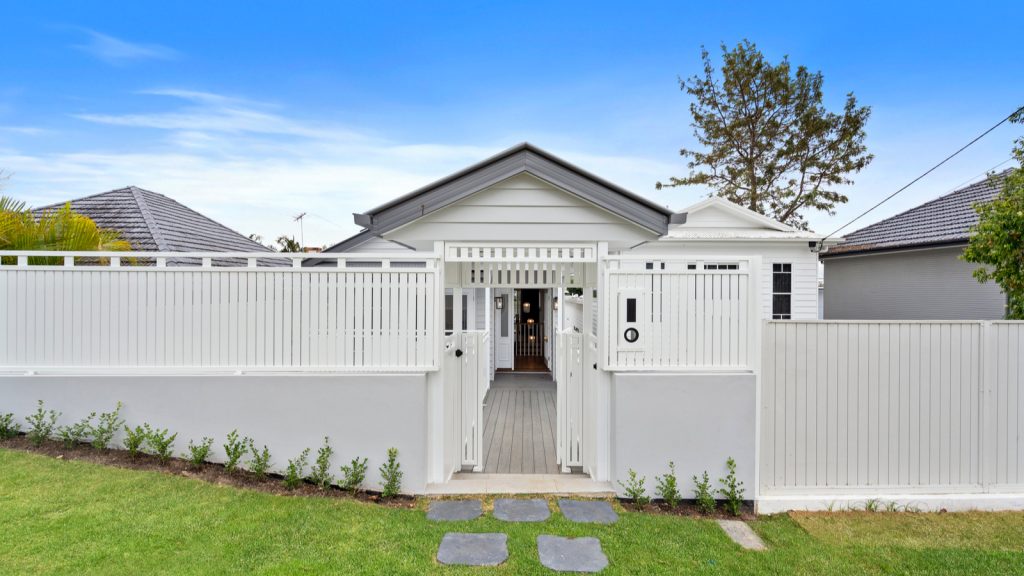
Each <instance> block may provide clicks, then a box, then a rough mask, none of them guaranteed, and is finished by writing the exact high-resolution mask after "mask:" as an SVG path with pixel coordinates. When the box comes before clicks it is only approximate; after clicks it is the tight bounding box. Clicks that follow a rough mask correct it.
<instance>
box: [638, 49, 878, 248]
mask: <svg viewBox="0 0 1024 576" xmlns="http://www.w3.org/2000/svg"><path fill="white" fill-rule="evenodd" d="M721 49H722V69H721V75H720V76H719V75H718V74H717V73H716V70H715V67H714V65H713V63H712V62H711V57H710V56H709V54H708V51H707V50H706V49H702V50H701V59H702V60H703V62H704V71H703V74H701V75H695V76H693V77H692V78H689V79H680V80H679V87H680V89H681V90H684V91H686V92H687V93H688V94H689V95H691V96H692V97H693V99H694V101H693V102H692V103H691V104H690V113H691V114H692V116H693V123H692V124H691V126H692V127H693V130H694V136H695V137H696V138H697V141H698V142H699V143H700V145H701V146H703V147H704V150H690V149H687V148H683V149H682V150H680V151H679V153H680V155H682V156H683V157H684V158H687V159H688V162H687V167H688V168H689V169H690V174H689V175H688V176H684V177H679V178H675V177H673V178H670V179H669V181H668V183H662V182H658V184H657V186H658V188H659V189H660V188H662V187H663V186H691V185H705V186H710V187H711V188H713V189H714V191H715V193H716V194H717V195H718V196H721V197H723V198H726V199H728V200H731V201H733V202H735V203H737V204H740V205H742V206H745V207H747V208H750V209H751V210H753V211H755V212H758V213H761V214H764V215H766V216H770V217H771V218H774V219H776V220H779V221H780V222H783V223H785V224H789V225H790V226H794V227H796V228H801V229H806V228H807V222H806V221H805V220H804V217H803V212H804V211H805V210H821V211H824V212H827V213H828V214H835V207H836V205H837V204H842V203H845V202H846V201H847V200H848V198H847V197H846V196H844V195H843V194H841V193H839V192H838V191H837V190H836V186H838V185H843V184H851V183H852V182H853V181H852V180H851V179H850V178H849V174H851V173H856V172H859V171H861V170H863V169H864V167H865V166H867V165H868V164H869V163H870V162H871V160H872V159H873V158H874V157H873V156H872V155H871V154H868V152H867V147H866V146H865V145H864V137H865V132H864V125H865V124H866V123H867V120H868V117H869V116H870V115H871V109H870V108H869V107H867V106H860V107H858V106H857V99H856V98H854V96H853V93H852V92H851V93H849V94H847V95H846V104H845V105H844V106H843V111H842V113H834V112H829V111H828V110H827V109H826V108H825V106H824V105H823V104H822V89H821V87H822V82H823V77H822V75H821V72H813V73H812V72H809V71H808V70H807V68H805V67H803V66H799V67H797V68H796V70H795V73H794V71H793V69H792V66H791V65H790V63H789V59H788V58H783V59H782V61H781V62H780V63H779V64H775V65H773V64H772V63H770V62H768V61H766V60H765V57H764V55H763V54H762V53H761V52H760V51H759V50H758V49H757V46H755V45H754V44H753V43H752V42H750V41H748V40H744V41H743V42H741V43H740V44H738V45H737V46H736V48H734V49H732V50H729V49H728V48H727V47H726V46H725V45H724V44H723V45H722V47H721Z"/></svg>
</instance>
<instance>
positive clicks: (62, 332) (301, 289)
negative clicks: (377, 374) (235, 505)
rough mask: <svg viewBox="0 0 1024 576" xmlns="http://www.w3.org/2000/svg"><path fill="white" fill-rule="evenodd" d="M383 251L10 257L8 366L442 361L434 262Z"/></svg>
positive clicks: (1, 281) (4, 353)
mask: <svg viewBox="0 0 1024 576" xmlns="http://www.w3.org/2000/svg"><path fill="white" fill-rule="evenodd" d="M179 256H181V255H179ZM375 258H376V262H375V267H364V266H358V267H349V266H347V265H346V264H345V263H338V265H337V266H333V265H332V266H324V267H302V266H300V265H298V264H296V265H295V266H286V267H255V266H253V267H217V266H211V265H210V264H209V262H206V263H204V265H200V266H167V267H162V266H161V267H154V266H148V267H144V266H85V265H74V264H71V265H67V266H35V265H30V264H24V263H23V264H22V265H17V266H10V265H8V266H2V267H0V303H2V304H3V307H4V310H5V312H4V314H3V315H2V316H0V370H12V369H13V370H46V369H54V370H57V371H59V370H60V369H136V368H143V369H172V370H175V369H180V370H191V369H197V368H198V369H230V370H245V371H249V370H254V371H258V370H281V371H292V370H297V371H303V370H342V371H345V370H348V371H422V370H429V369H434V368H435V367H436V364H437V362H436V356H437V350H436V345H435V342H436V341H435V334H436V333H437V330H436V323H437V317H436V305H437V302H436V301H437V275H436V266H435V265H434V262H433V261H432V260H429V259H428V260H424V259H422V258H421V267H416V268H390V267H389V266H388V265H387V264H386V263H382V262H381V261H380V257H379V255H376V256H375ZM406 258H408V256H406ZM350 259H351V258H350ZM196 261H199V259H197V260H196ZM294 261H295V262H297V263H299V264H301V261H300V260H298V259H295V260H294ZM332 264H333V263H332Z"/></svg>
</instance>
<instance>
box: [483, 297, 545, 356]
mask: <svg viewBox="0 0 1024 576" xmlns="http://www.w3.org/2000/svg"><path fill="white" fill-rule="evenodd" d="M552 299H553V296H552V290H550V289H536V288H533V289H531V288H522V289H520V288H509V289H504V290H496V291H495V310H494V324H495V326H494V327H495V337H494V358H495V368H496V369H497V371H499V372H506V371H514V372H533V373H548V374H550V373H551V371H552V369H553V367H554V366H553V360H554V359H553V358H552V356H553V353H554V348H553V346H552V337H553V335H554V332H553V330H554V329H555V328H554V324H555V321H556V319H555V317H554V315H553V306H552Z"/></svg>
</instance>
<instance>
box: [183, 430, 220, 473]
mask: <svg viewBox="0 0 1024 576" xmlns="http://www.w3.org/2000/svg"><path fill="white" fill-rule="evenodd" d="M210 448H213V438H206V437H205V436H204V437H203V440H202V441H201V442H200V443H199V444H196V443H194V442H193V441H191V440H189V441H188V454H186V455H185V458H186V459H187V460H188V465H189V466H190V467H192V468H193V469H195V468H200V467H202V465H203V462H206V458H207V457H208V456H209V455H210Z"/></svg>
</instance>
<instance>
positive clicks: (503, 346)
mask: <svg viewBox="0 0 1024 576" xmlns="http://www.w3.org/2000/svg"><path fill="white" fill-rule="evenodd" d="M514 300H515V298H513V293H512V290H511V289H501V288H496V289H495V290H494V302H492V303H491V305H492V306H494V330H493V333H494V367H495V368H497V369H499V370H500V369H508V370H511V369H512V366H513V361H514V357H513V351H512V348H513V346H512V343H513V342H514V340H515V327H514V325H513V316H512V314H513V307H514V306H515V302H514ZM498 306H501V308H498Z"/></svg>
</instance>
